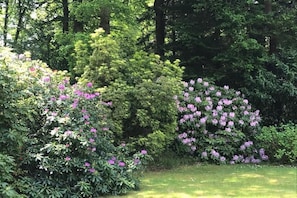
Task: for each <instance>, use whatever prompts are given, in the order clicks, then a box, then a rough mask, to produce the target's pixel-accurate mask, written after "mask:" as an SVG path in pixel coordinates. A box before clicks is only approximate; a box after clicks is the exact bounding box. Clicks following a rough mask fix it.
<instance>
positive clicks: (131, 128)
mask: <svg viewBox="0 0 297 198" xmlns="http://www.w3.org/2000/svg"><path fill="white" fill-rule="evenodd" d="M91 37H92V42H91V44H90V45H91V47H92V49H93V54H92V55H91V56H90V59H89V64H88V65H86V66H85V69H84V73H83V74H82V75H81V78H79V82H80V83H86V82H89V81H90V82H93V83H94V86H95V87H97V88H100V90H101V91H102V97H103V100H104V101H112V103H113V105H112V120H113V121H114V122H115V125H114V127H115V130H114V131H115V132H117V134H115V135H116V137H117V140H118V141H123V140H124V141H125V142H126V143H127V144H128V146H129V147H131V148H132V149H136V150H138V149H141V148H144V147H145V148H146V149H147V150H148V151H149V153H150V154H153V155H155V156H156V155H158V154H160V153H161V152H162V151H163V150H164V148H165V147H166V145H168V144H170V142H171V141H172V140H173V139H174V136H175V128H176V126H177V123H176V115H177V110H176V106H175V101H174V99H173V96H174V95H176V94H179V93H180V92H181V83H180V82H181V78H182V73H183V70H182V69H181V68H180V67H179V65H178V61H175V62H174V63H171V62H170V61H162V60H160V57H159V56H157V55H155V54H148V53H146V52H143V51H139V52H134V54H133V55H131V56H127V55H126V53H122V49H121V46H120V45H119V44H118V43H117V42H116V39H113V35H104V34H102V32H100V31H97V32H95V33H94V34H92V36H91ZM81 50H82V49H81ZM123 54H125V55H123ZM80 67H81V66H78V67H77V68H76V70H77V71H78V70H80V69H79V68H80Z"/></svg>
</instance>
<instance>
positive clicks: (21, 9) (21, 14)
mask: <svg viewBox="0 0 297 198" xmlns="http://www.w3.org/2000/svg"><path fill="white" fill-rule="evenodd" d="M26 10H27V8H26V7H25V6H23V5H22V1H21V0H19V1H18V23H17V29H16V33H15V37H14V45H16V44H17V42H18V40H19V37H20V33H21V31H22V28H23V18H24V16H25V13H26Z"/></svg>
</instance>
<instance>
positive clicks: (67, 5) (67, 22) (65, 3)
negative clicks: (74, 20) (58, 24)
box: [62, 0, 69, 33]
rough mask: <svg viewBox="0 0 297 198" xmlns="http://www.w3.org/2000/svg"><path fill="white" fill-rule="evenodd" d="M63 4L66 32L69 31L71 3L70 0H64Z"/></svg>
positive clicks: (64, 29)
mask: <svg viewBox="0 0 297 198" xmlns="http://www.w3.org/2000/svg"><path fill="white" fill-rule="evenodd" d="M62 6H63V19H62V22H63V32H64V33H66V32H68V31H69V3H68V0H63V1H62Z"/></svg>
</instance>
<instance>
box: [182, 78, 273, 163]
mask: <svg viewBox="0 0 297 198" xmlns="http://www.w3.org/2000/svg"><path fill="white" fill-rule="evenodd" d="M176 103H177V106H178V110H179V112H180V114H179V128H178V130H177V131H178V133H179V135H178V139H179V140H180V142H181V143H182V145H184V148H185V150H186V151H187V152H188V153H191V154H192V155H194V156H196V157H197V158H198V159H199V160H200V161H209V162H215V163H221V164H224V163H230V164H234V163H260V162H261V161H263V160H267V159H268V156H267V155H266V154H265V150H264V149H263V148H257V147H256V145H255V141H254V140H255V135H256V134H257V133H258V132H259V129H260V127H259V123H260V120H261V118H260V115H259V111H258V110H256V111H254V110H253V109H252V106H251V104H250V103H249V101H248V100H247V99H245V98H244V97H243V95H242V94H241V93H240V92H239V91H235V90H233V89H230V88H229V86H224V87H218V86H216V85H214V84H213V83H211V82H209V81H207V80H203V79H202V78H198V79H197V80H190V81H189V82H184V91H183V94H182V95H181V96H180V97H176Z"/></svg>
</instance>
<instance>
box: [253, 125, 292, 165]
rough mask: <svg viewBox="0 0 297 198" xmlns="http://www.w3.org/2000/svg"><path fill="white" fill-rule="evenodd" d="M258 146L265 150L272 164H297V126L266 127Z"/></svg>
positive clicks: (260, 136)
mask: <svg viewBox="0 0 297 198" xmlns="http://www.w3.org/2000/svg"><path fill="white" fill-rule="evenodd" d="M256 138H257V144H258V145H260V146H261V147H263V148H265V149H266V151H267V154H268V155H269V157H270V161H271V162H277V163H282V164H286V163H291V164H293V163H295V164H296V162H297V125H296V124H283V125H280V126H265V127H263V128H262V131H261V133H259V134H258V135H257V136H256Z"/></svg>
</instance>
